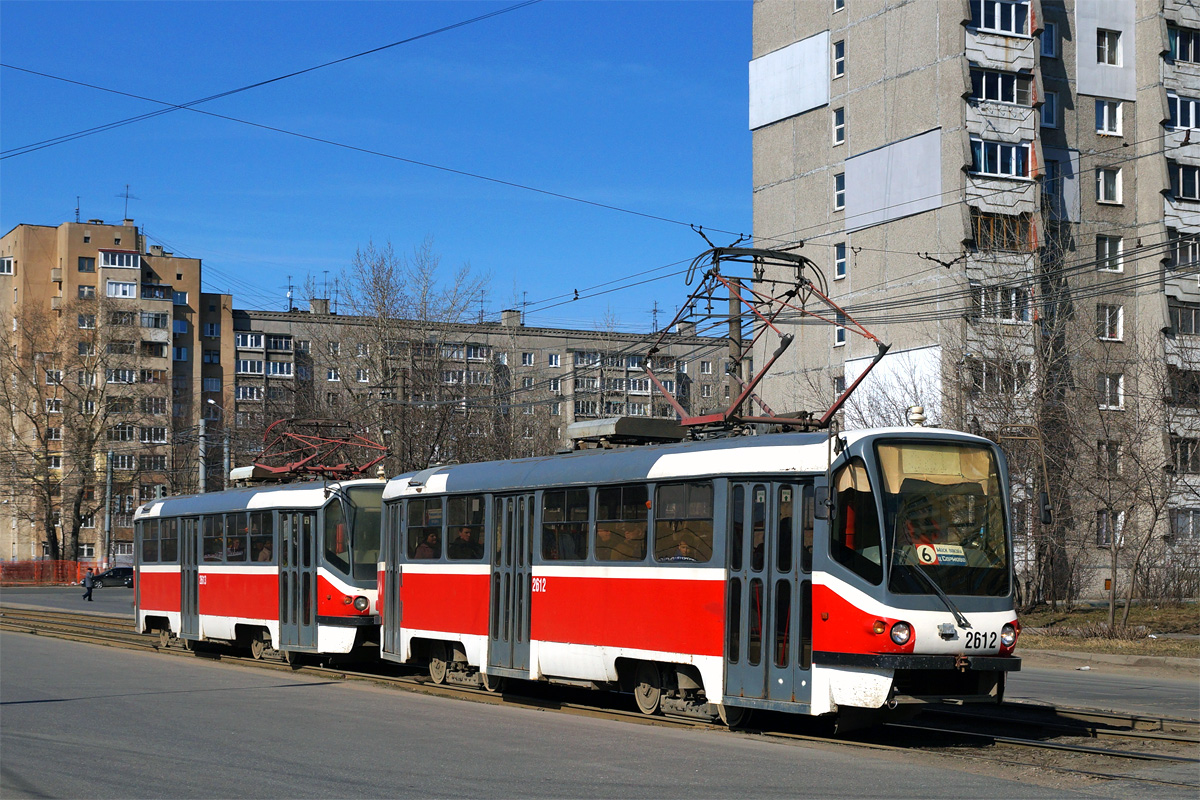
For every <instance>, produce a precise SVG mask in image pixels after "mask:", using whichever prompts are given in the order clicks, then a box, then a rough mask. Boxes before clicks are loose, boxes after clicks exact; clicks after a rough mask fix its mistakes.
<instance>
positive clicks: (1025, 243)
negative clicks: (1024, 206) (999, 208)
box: [971, 208, 1037, 252]
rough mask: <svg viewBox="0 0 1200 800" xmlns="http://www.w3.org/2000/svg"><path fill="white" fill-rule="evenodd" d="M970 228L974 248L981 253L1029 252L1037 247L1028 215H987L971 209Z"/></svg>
mask: <svg viewBox="0 0 1200 800" xmlns="http://www.w3.org/2000/svg"><path fill="white" fill-rule="evenodd" d="M971 228H972V233H973V234H974V237H975V247H976V248H977V249H978V250H981V251H990V250H1014V251H1018V252H1029V251H1032V250H1034V249H1035V248H1036V247H1037V241H1036V236H1035V234H1034V228H1033V225H1032V223H1031V216H1030V215H1029V214H988V213H985V212H983V211H980V210H979V209H976V208H972V209H971Z"/></svg>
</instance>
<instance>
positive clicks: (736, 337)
mask: <svg viewBox="0 0 1200 800" xmlns="http://www.w3.org/2000/svg"><path fill="white" fill-rule="evenodd" d="M729 284H730V286H729V359H730V361H731V362H732V363H731V374H732V375H733V376H734V377H735V378H737V382H738V385H739V386H743V385H745V384H743V383H742V372H743V370H742V301H741V300H739V299H738V295H739V294H741V288H742V282H741V281H739V280H738V279H737V278H730V279H729ZM735 289H736V290H737V291H736V292H735V291H734V290H735ZM726 385H728V384H726ZM733 413H734V414H741V413H742V409H741V406H738V407H737V408H735V409H733Z"/></svg>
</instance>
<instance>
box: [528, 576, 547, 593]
mask: <svg viewBox="0 0 1200 800" xmlns="http://www.w3.org/2000/svg"><path fill="white" fill-rule="evenodd" d="M530 580H532V581H533V591H535V592H544V591H546V579H545V578H531V579H530Z"/></svg>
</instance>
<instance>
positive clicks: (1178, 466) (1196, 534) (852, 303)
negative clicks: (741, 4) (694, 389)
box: [749, 0, 1200, 594]
mask: <svg viewBox="0 0 1200 800" xmlns="http://www.w3.org/2000/svg"><path fill="white" fill-rule="evenodd" d="M749 77H750V109H749V119H750V128H751V129H752V131H753V148H754V157H753V164H754V167H753V168H754V176H753V183H754V232H755V238H756V244H757V245H758V246H760V247H773V246H774V247H779V246H792V245H794V244H795V243H797V242H801V241H803V242H804V244H805V249H804V251H803V252H804V253H806V254H807V255H809V256H810V257H812V258H813V260H814V261H816V262H817V264H818V265H819V267H820V268H821V270H822V271H823V273H824V276H825V278H826V280H827V282H828V286H829V289H830V293H831V296H832V298H833V299H834V301H835V302H836V303H838V304H839V305H841V306H842V307H843V308H844V309H845V311H846V312H847V313H846V315H845V316H844V317H840V318H838V319H835V320H834V321H835V322H837V323H842V324H840V325H828V326H821V325H800V326H798V341H797V345H796V346H794V347H792V348H791V350H790V351H789V352H788V353H787V354H786V355H785V357H784V360H783V362H782V363H781V364H779V365H778V366H777V368H776V371H775V373H774V375H772V376H771V377H770V378H769V379H768V383H767V385H766V386H765V387H764V396H765V399H766V400H767V402H768V403H778V404H780V405H787V404H788V401H789V400H791V403H792V404H793V405H794V404H796V403H795V398H803V400H802V401H801V403H800V404H801V405H808V406H814V405H819V404H821V403H822V402H823V403H825V404H827V403H828V401H829V400H830V399H831V398H832V397H833V395H834V394H835V393H836V392H838V391H840V390H841V389H842V388H844V386H845V385H846V384H847V383H849V382H851V381H853V380H854V379H855V378H856V377H858V376H859V375H860V374H861V373H862V371H863V370H864V368H865V366H866V365H867V364H868V363H869V361H870V360H871V357H872V356H874V354H875V346H874V344H873V343H872V342H870V341H869V340H867V339H865V338H863V337H860V336H856V335H855V333H856V330H855V328H856V324H860V325H862V326H864V327H866V328H867V329H869V330H870V331H871V332H873V333H875V334H876V335H878V336H879V337H880V339H882V340H883V341H885V342H888V343H890V344H891V345H892V347H893V350H892V353H891V354H890V355H888V356H887V357H886V358H885V359H884V360H883V361H882V362H881V363H880V365H879V367H878V368H877V369H876V370H875V372H874V373H873V374H872V376H871V377H870V379H868V380H867V381H865V382H864V384H863V385H862V387H861V388H860V390H859V392H858V393H857V395H856V397H855V398H854V400H853V401H852V403H851V404H850V405H849V407H848V409H847V411H846V412H845V414H844V415H843V416H844V418H845V419H844V424H848V425H862V424H880V423H892V422H902V421H903V419H904V412H905V409H906V407H908V406H910V405H918V404H919V405H923V406H925V407H926V412H927V413H928V414H929V415H930V417H931V419H932V420H934V421H935V422H936V423H937V424H943V425H947V426H951V427H957V428H962V429H966V430H974V431H977V432H980V433H985V434H987V435H989V436H993V437H995V438H998V439H1000V440H1001V442H1002V443H1003V444H1004V445H1005V447H1006V449H1009V450H1010V452H1011V453H1012V454H1013V459H1012V460H1013V462H1014V466H1015V467H1016V472H1017V477H1018V483H1019V486H1018V496H1017V499H1018V510H1019V512H1020V516H1021V519H1019V520H1018V522H1017V527H1018V529H1019V530H1020V531H1022V532H1023V534H1025V536H1023V537H1022V541H1021V543H1020V544H1021V551H1020V553H1019V555H1021V556H1022V557H1023V558H1025V559H1026V561H1025V566H1026V574H1025V578H1026V580H1027V582H1028V583H1027V585H1029V586H1031V587H1032V589H1031V590H1032V591H1034V592H1048V593H1051V594H1054V593H1062V592H1064V591H1069V592H1073V593H1077V594H1078V593H1084V594H1094V593H1097V592H1100V591H1103V588H1104V587H1105V586H1106V585H1109V586H1111V584H1106V581H1111V580H1112V579H1113V578H1114V576H1115V577H1116V578H1117V582H1118V583H1120V584H1122V589H1121V591H1122V592H1123V591H1124V586H1127V585H1128V581H1129V580H1130V579H1131V578H1132V577H1133V576H1134V571H1133V570H1134V567H1135V566H1136V568H1137V569H1136V579H1137V580H1138V581H1139V582H1140V585H1141V586H1151V585H1152V584H1154V583H1155V582H1156V581H1158V582H1162V581H1168V582H1169V581H1173V580H1176V578H1177V576H1175V577H1172V576H1169V575H1167V574H1166V572H1167V571H1169V570H1170V569H1174V567H1173V566H1172V565H1175V564H1180V563H1184V562H1188V563H1190V564H1191V566H1190V567H1187V569H1190V570H1192V573H1193V575H1194V572H1195V563H1194V562H1195V549H1196V544H1197V543H1198V542H1200V529H1198V528H1197V522H1200V495H1198V494H1197V491H1196V483H1197V479H1196V475H1197V473H1198V472H1200V457H1198V456H1200V451H1198V450H1197V447H1196V444H1197V441H1198V438H1197V437H1198V426H1197V420H1196V408H1197V405H1198V404H1200V379H1198V378H1200V372H1197V368H1198V367H1200V364H1196V363H1194V362H1196V361H1197V359H1196V358H1195V355H1196V352H1197V349H1196V348H1197V344H1198V343H1200V340H1197V339H1196V334H1197V333H1198V332H1200V329H1198V328H1197V322H1200V320H1198V319H1197V317H1196V314H1197V310H1198V309H1200V304H1198V303H1200V293H1198V287H1197V278H1196V269H1197V250H1198V247H1200V245H1198V235H1200V174H1198V173H1200V148H1197V146H1196V143H1195V139H1196V137H1197V136H1198V135H1200V130H1198V127H1200V118H1198V117H1197V110H1198V109H1197V105H1198V104H1200V12H1198V11H1197V9H1196V7H1195V6H1194V5H1193V4H1191V3H1186V2H1178V1H1177V0H1076V1H1074V2H1072V1H1071V0H1067V1H1066V2H1051V1H1050V0H1043V1H1042V2H1038V1H1037V0H937V1H931V2H866V1H865V0H822V1H819V2H806V1H803V2H796V1H794V0H759V2H756V3H755V6H754V43H753V60H752V61H751V63H750V71H749ZM790 278H791V276H788V275H782V274H775V275H766V276H765V277H764V283H766V284H768V285H773V284H770V281H772V280H774V281H781V282H786V281H787V280H789V279H790ZM773 346H774V343H773V342H770V341H767V342H765V343H764V347H766V348H768V349H769V348H771V347H773ZM757 355H758V356H759V357H760V358H761V357H762V356H763V354H761V353H760V354H757ZM1021 425H1032V426H1036V431H1035V432H1034V433H1031V429H1028V428H1020V427H1018V426H1021ZM1030 436H1033V438H1034V439H1036V440H1037V441H1034V442H1032V445H1031V440H1030V438H1029V437H1030ZM1022 437H1024V438H1022ZM1038 446H1044V448H1045V450H1046V453H1047V457H1048V460H1049V461H1050V463H1051V464H1052V466H1053V467H1054V469H1053V470H1051V471H1052V472H1054V473H1055V479H1054V481H1052V483H1051V493H1052V495H1053V498H1052V499H1053V500H1054V503H1055V505H1056V510H1057V511H1058V517H1057V518H1058V521H1057V522H1056V523H1055V524H1054V526H1053V528H1052V529H1049V530H1042V529H1040V528H1039V526H1038V525H1037V524H1036V515H1035V514H1032V513H1031V511H1032V509H1031V504H1028V503H1026V502H1025V501H1026V500H1027V499H1028V498H1029V497H1030V496H1031V494H1032V493H1033V492H1035V491H1036V489H1037V488H1039V487H1040V485H1041V478H1040V477H1039V476H1038V474H1037V473H1038V472H1040V470H1039V469H1037V466H1036V464H1037V459H1036V457H1035V456H1036V454H1035V453H1033V452H1032V450H1033V449H1036V447H1038ZM1151 486H1153V488H1148V487H1151ZM1145 536H1151V537H1152V539H1153V542H1154V543H1155V547H1156V548H1158V549H1157V550H1156V551H1155V553H1156V554H1155V555H1154V556H1153V558H1152V559H1149V560H1142V561H1139V562H1137V563H1136V564H1135V563H1134V562H1133V561H1131V560H1130V559H1131V557H1132V551H1134V550H1135V547H1134V546H1132V545H1133V544H1135V543H1140V542H1141V541H1143V539H1144V537H1145ZM1126 545H1130V546H1126ZM1050 551H1056V552H1069V553H1071V554H1072V555H1071V558H1070V559H1069V563H1067V564H1066V565H1064V564H1063V563H1061V562H1063V561H1064V559H1061V558H1060V559H1058V562H1060V563H1058V564H1057V565H1056V566H1055V567H1054V570H1057V571H1058V573H1057V574H1055V575H1054V576H1050V577H1048V576H1046V575H1045V574H1041V573H1039V574H1037V575H1034V574H1033V573H1035V572H1038V571H1039V570H1043V567H1044V566H1045V562H1046V559H1047V555H1046V554H1047V553H1048V552H1050ZM1043 571H1044V570H1043ZM1192 580H1193V582H1194V577H1193V578H1192ZM1047 587H1050V588H1049V589H1047ZM1191 591H1192V593H1194V592H1195V588H1194V587H1193V588H1192V590H1191Z"/></svg>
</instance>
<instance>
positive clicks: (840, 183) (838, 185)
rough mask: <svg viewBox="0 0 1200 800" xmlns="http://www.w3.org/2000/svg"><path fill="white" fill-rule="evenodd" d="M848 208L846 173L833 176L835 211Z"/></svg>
mask: <svg viewBox="0 0 1200 800" xmlns="http://www.w3.org/2000/svg"><path fill="white" fill-rule="evenodd" d="M845 207H846V173H844V172H839V173H838V174H837V175H834V176H833V210H834V211H841V210H842V209H843V208H845Z"/></svg>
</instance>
